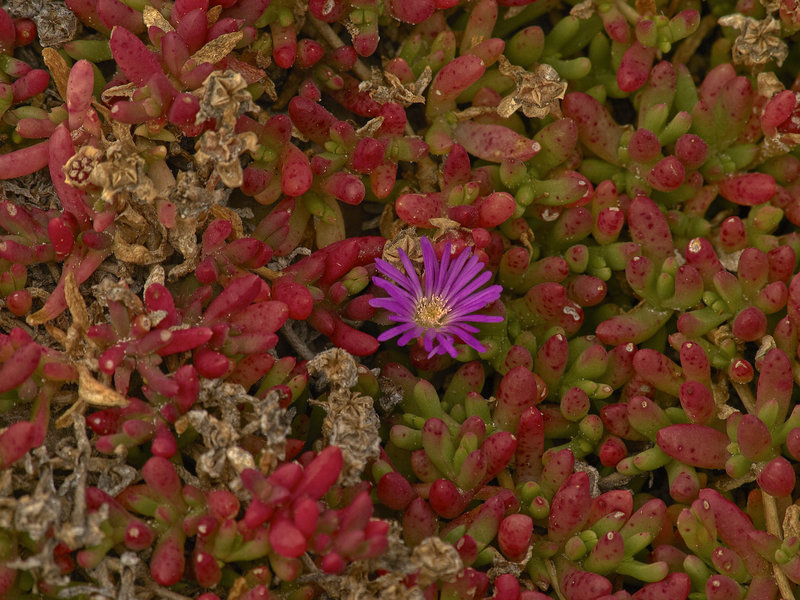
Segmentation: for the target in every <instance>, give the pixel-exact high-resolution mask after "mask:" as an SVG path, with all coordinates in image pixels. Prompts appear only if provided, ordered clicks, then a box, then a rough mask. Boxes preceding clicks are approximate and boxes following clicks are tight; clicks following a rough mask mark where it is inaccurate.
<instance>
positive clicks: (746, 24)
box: [718, 13, 789, 67]
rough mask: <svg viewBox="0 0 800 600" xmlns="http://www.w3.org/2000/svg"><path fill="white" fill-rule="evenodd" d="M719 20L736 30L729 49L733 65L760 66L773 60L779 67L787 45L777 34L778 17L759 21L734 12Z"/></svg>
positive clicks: (787, 51) (778, 28) (786, 50)
mask: <svg viewBox="0 0 800 600" xmlns="http://www.w3.org/2000/svg"><path fill="white" fill-rule="evenodd" d="M718 22H719V24H720V25H722V26H723V27H732V28H734V29H736V30H737V31H739V36H738V37H737V38H736V40H735V41H734V42H733V48H732V51H731V54H732V56H733V62H734V63H735V64H738V65H745V66H747V67H760V66H766V65H767V64H769V63H771V62H773V61H774V62H775V64H776V65H777V66H779V67H780V66H781V65H782V64H783V61H784V60H786V57H787V56H789V47H788V46H787V45H786V42H784V41H783V40H782V39H781V37H780V36H781V22H780V21H779V20H777V19H773V18H772V17H766V18H764V19H761V20H758V19H754V18H753V17H746V16H744V15H742V14H738V13H736V14H732V15H725V16H724V17H720V19H719V21H718Z"/></svg>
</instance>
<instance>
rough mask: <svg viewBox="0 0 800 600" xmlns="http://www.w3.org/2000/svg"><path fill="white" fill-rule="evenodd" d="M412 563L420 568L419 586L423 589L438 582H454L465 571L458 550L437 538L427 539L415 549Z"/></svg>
mask: <svg viewBox="0 0 800 600" xmlns="http://www.w3.org/2000/svg"><path fill="white" fill-rule="evenodd" d="M411 562H412V563H414V564H415V565H416V566H417V567H419V574H418V575H417V585H418V586H419V587H421V588H422V589H425V588H426V587H428V586H429V585H430V584H431V583H434V582H436V581H452V580H454V579H455V578H456V577H457V576H458V574H459V573H460V572H461V571H462V570H463V569H464V563H463V562H462V561H461V556H459V554H458V550H456V549H455V548H454V547H453V546H452V545H451V544H448V543H447V542H445V541H444V540H443V539H441V538H439V537H435V536H434V537H429V538H425V539H424V540H422V541H421V542H420V543H419V545H418V546H416V547H415V548H414V552H413V553H412V555H411Z"/></svg>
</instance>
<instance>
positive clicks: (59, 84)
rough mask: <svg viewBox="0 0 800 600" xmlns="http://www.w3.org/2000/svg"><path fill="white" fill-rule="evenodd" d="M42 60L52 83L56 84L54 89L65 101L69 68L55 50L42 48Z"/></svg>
mask: <svg viewBox="0 0 800 600" xmlns="http://www.w3.org/2000/svg"><path fill="white" fill-rule="evenodd" d="M42 58H43V59H44V64H45V65H47V68H48V69H49V71H50V74H51V75H52V76H53V83H55V84H56V89H57V90H58V93H59V95H60V96H61V97H62V98H63V99H64V100H66V99H67V81H68V80H69V66H68V65H67V62H66V61H65V60H64V58H63V57H62V56H61V55H60V54H59V53H58V52H57V51H56V49H55V48H43V49H42Z"/></svg>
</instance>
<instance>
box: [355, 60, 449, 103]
mask: <svg viewBox="0 0 800 600" xmlns="http://www.w3.org/2000/svg"><path fill="white" fill-rule="evenodd" d="M432 80H433V71H432V70H431V68H430V67H425V69H424V70H423V71H422V73H420V75H419V77H417V80H416V81H414V82H413V83H403V82H401V81H400V79H399V78H398V77H397V76H396V75H394V74H393V73H388V72H386V71H383V70H381V69H379V68H377V67H373V68H372V77H371V78H370V79H367V80H366V81H362V82H361V83H360V84H359V85H358V89H359V90H361V91H366V92H368V93H369V95H370V96H371V97H372V98H373V99H374V100H375V101H376V102H379V103H381V104H383V103H385V102H397V103H398V104H402V105H403V106H410V105H411V104H416V103H424V102H425V96H423V95H422V94H423V92H424V91H425V88H427V87H428V85H429V84H430V82H431V81H432Z"/></svg>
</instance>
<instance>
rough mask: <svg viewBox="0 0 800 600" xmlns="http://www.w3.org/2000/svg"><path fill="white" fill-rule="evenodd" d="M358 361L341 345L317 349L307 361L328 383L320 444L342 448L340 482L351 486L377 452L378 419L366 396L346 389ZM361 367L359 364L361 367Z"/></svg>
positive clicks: (355, 374)
mask: <svg viewBox="0 0 800 600" xmlns="http://www.w3.org/2000/svg"><path fill="white" fill-rule="evenodd" d="M358 368H359V366H358V363H357V362H356V361H355V359H354V358H353V357H352V356H351V355H350V354H349V353H348V352H347V351H346V350H342V349H341V348H332V349H330V350H325V351H324V352H320V353H319V354H318V355H317V356H315V357H314V358H313V359H311V361H309V363H308V371H309V373H311V374H315V373H320V374H323V375H325V377H326V378H327V380H328V383H329V385H330V392H329V393H328V397H327V401H326V402H318V404H319V405H321V406H322V407H323V408H324V409H325V411H326V412H327V414H326V416H325V419H324V420H323V422H322V443H323V444H324V445H325V446H338V447H339V448H340V449H341V450H342V458H343V459H344V465H343V467H342V473H341V475H340V476H339V483H340V484H341V485H346V486H347V485H355V484H357V483H358V482H359V481H361V473H362V472H363V471H364V469H365V468H366V466H367V463H368V462H369V461H370V460H372V459H375V458H377V457H378V454H379V453H380V442H381V439H380V433H379V431H378V430H379V429H380V419H379V418H378V414H377V413H376V412H375V408H374V407H373V400H372V397H370V396H364V395H362V394H359V393H358V392H353V391H351V390H350V388H351V387H353V386H355V385H356V384H357V383H358ZM362 368H363V367H362Z"/></svg>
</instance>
